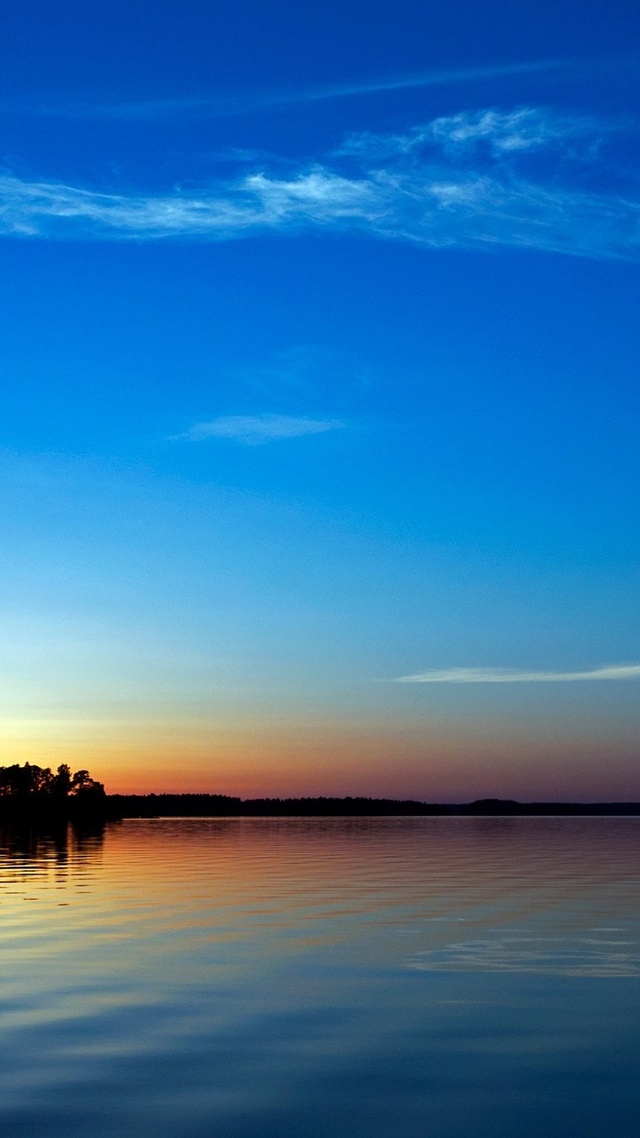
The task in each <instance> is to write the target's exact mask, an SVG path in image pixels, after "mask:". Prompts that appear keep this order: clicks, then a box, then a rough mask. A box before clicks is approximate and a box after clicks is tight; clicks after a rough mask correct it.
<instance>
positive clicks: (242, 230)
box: [0, 108, 640, 260]
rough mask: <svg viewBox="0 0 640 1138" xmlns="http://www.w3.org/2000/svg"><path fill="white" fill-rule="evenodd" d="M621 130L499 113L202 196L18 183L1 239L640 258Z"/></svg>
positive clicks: (243, 177) (4, 190) (639, 209)
mask: <svg viewBox="0 0 640 1138" xmlns="http://www.w3.org/2000/svg"><path fill="white" fill-rule="evenodd" d="M611 133H612V132H611V129H610V128H609V127H608V126H603V125H602V124H599V123H597V122H594V121H592V120H589V119H586V118H584V117H582V118H580V117H568V116H566V115H563V116H561V115H556V114H553V113H551V112H549V111H545V110H541V109H537V108H515V109H514V110H512V111H508V112H505V111H496V110H491V109H489V110H483V111H475V112H469V113H465V114H457V115H452V116H447V117H440V118H437V119H435V120H433V121H432V122H430V123H427V124H422V125H420V126H417V127H414V128H413V129H411V130H408V131H407V132H405V133H404V134H395V135H377V134H360V135H357V136H350V137H349V138H347V139H345V140H344V141H343V143H342V145H341V146H340V148H339V149H337V150H336V151H335V152H334V153H333V154H332V155H331V156H329V157H327V158H325V159H324V160H322V161H316V162H314V163H300V164H299V165H298V166H297V167H293V168H292V167H291V165H290V164H289V172H287V173H286V174H283V173H282V170H280V171H278V169H277V164H276V163H271V164H268V163H266V162H265V163H262V165H261V167H260V168H255V169H254V170H252V171H250V172H249V173H247V172H246V169H245V170H241V171H239V172H237V173H236V175H235V176H234V177H232V178H228V179H226V180H219V181H217V182H215V183H213V184H210V185H208V186H207V187H203V189H202V190H201V191H200V192H198V193H194V192H186V191H181V190H175V191H172V192H171V193H167V194H163V195H158V194H117V193H102V192H97V191H94V190H91V189H87V188H84V187H78V186H73V185H64V184H60V183H57V182H51V181H42V180H38V181H35V180H34V181H26V180H24V179H20V178H17V177H14V176H11V175H10V174H5V175H4V176H2V177H0V233H2V234H4V235H13V236H22V237H26V236H31V237H47V238H55V237H65V238H81V237H90V238H92V239H101V240H138V241H140V240H158V239H163V238H164V239H171V238H173V239H176V238H179V239H191V240H209V241H221V240H229V239H232V238H239V237H242V236H245V235H249V234H255V233H260V232H291V231H294V232H295V231H302V230H309V229H325V230H333V231H335V230H341V231H349V230H350V231H359V232H364V233H367V234H369V235H370V236H374V237H378V238H383V239H386V240H400V241H410V242H413V243H416V244H419V245H422V246H424V247H427V248H432V249H443V248H452V247H457V248H464V249H474V248H475V249H478V248H480V249H491V248H496V247H499V246H508V247H517V248H528V249H537V250H540V251H546V252H555V253H564V254H572V255H578V256H587V257H596V258H618V259H626V260H637V259H638V256H639V254H640V189H639V187H638V184H637V179H635V178H634V176H633V174H632V173H629V174H627V172H626V171H625V170H624V169H623V168H621V167H620V165H619V164H618V165H616V163H615V162H614V160H613V157H612V156H611V155H607V159H606V161H602V162H600V158H599V151H600V148H601V147H602V146H603V145H604V143H605V140H606V139H607V138H608V137H609V136H610V135H611ZM603 182H604V183H605V184H604V187H603ZM594 187H596V188H594Z"/></svg>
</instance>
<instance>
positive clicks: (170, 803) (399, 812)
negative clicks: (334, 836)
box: [107, 794, 640, 818]
mask: <svg viewBox="0 0 640 1138" xmlns="http://www.w3.org/2000/svg"><path fill="white" fill-rule="evenodd" d="M107 800H108V802H109V805H110V808H111V812H112V814H113V816H117V817H119V818H159V817H165V818H178V817H182V818H195V817H205V818H206V817H209V818H212V817H216V818H232V817H235V818H251V817H253V818H256V817H276V818H278V817H280V818H283V817H285V818H286V817H325V818H326V817H331V818H340V817H354V816H356V817H367V816H368V817H392V816H396V817H447V816H448V817H452V816H456V815H462V816H464V815H471V816H474V815H475V816H479V817H480V816H483V815H485V816H488V815H491V816H495V815H500V816H505V817H514V816H515V817H517V816H528V815H537V816H540V817H545V816H554V815H555V816H561V815H565V816H566V815H575V816H586V815H602V816H604V815H609V814H618V815H627V816H633V815H640V803H638V802H514V801H512V800H510V799H501V798H481V799H478V800H477V801H475V802H470V803H467V804H463V805H460V804H446V803H430V802H416V801H413V800H412V799H402V800H398V799H395V798H350V797H347V798H325V797H320V798H244V799H242V798H234V797H232V796H230V795H226V794H111V795H108V799H107Z"/></svg>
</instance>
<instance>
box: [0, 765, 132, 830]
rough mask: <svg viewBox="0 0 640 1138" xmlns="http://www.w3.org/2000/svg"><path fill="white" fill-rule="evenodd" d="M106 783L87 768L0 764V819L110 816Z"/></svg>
mask: <svg viewBox="0 0 640 1138" xmlns="http://www.w3.org/2000/svg"><path fill="white" fill-rule="evenodd" d="M111 810H112V808H111V805H110V801H109V798H108V796H107V794H106V793H105V789H104V786H103V785H102V783H101V782H97V781H96V780H95V779H94V778H92V777H91V775H90V774H89V771H88V770H78V771H74V772H72V770H71V768H70V767H68V766H67V764H66V763H62V764H61V765H60V766H59V767H58V769H57V770H56V771H55V772H54V771H52V770H51V768H50V767H40V766H38V765H37V764H35V763H24V764H23V765H22V766H21V765H20V764H19V763H14V764H13V765H12V766H9V767H0V822H4V821H9V822H18V821H21V820H24V821H27V822H31V821H37V822H42V823H49V822H65V821H69V822H73V821H80V820H82V819H91V818H106V817H110V816H111Z"/></svg>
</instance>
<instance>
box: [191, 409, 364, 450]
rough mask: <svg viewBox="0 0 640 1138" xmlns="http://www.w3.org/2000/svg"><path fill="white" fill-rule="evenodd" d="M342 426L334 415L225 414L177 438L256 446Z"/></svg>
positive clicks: (195, 426)
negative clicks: (323, 416) (220, 440)
mask: <svg viewBox="0 0 640 1138" xmlns="http://www.w3.org/2000/svg"><path fill="white" fill-rule="evenodd" d="M342 426H344V424H343V423H341V422H339V421H338V420H337V419H307V418H296V417H295V416H293V415H226V416H222V417H220V418H218V419H212V420H210V421H209V422H203V423H194V425H193V426H192V427H190V429H189V430H188V431H185V432H184V434H182V435H178V436H177V437H178V438H182V439H188V440H190V441H191V442H201V441H202V440H203V439H231V440H232V441H233V442H237V443H245V444H246V445H248V446H257V445H259V444H260V443H268V442H274V441H277V440H278V439H295V438H301V437H302V436H304V435H319V434H323V433H324V432H325V431H333V430H336V429H337V428H339V427H342Z"/></svg>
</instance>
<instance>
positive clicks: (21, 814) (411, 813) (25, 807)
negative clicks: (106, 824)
mask: <svg viewBox="0 0 640 1138" xmlns="http://www.w3.org/2000/svg"><path fill="white" fill-rule="evenodd" d="M616 814H617V815H622V816H627V817H629V816H633V815H640V803H639V802H516V801H514V800H512V799H505V798H480V799H477V800H476V801H475V802H469V803H435V802H422V801H416V800H414V799H410V798H407V799H396V798H365V797H350V796H348V797H345V798H333V797H328V796H327V797H325V796H321V797H316V798H244V799H243V798H236V797H234V796H232V795H228V794H107V793H106V792H105V789H104V786H103V784H102V783H101V782H97V781H96V779H94V778H92V777H91V775H90V774H89V771H88V770H84V769H83V770H78V771H75V772H72V771H71V769H70V767H68V766H67V765H66V764H62V765H61V766H59V767H58V769H57V770H56V771H55V772H53V771H52V770H51V769H50V768H49V767H40V766H37V765H36V764H34V763H24V764H23V765H22V766H21V765H20V764H18V763H14V764H13V766H8V767H0V822H16V821H17V822H20V821H21V820H24V821H25V822H28V823H31V822H37V823H49V822H55V823H63V822H77V823H82V822H85V821H86V822H90V823H92V822H93V821H100V820H103V821H108V820H110V819H120V818H159V817H165V818H195V817H205V818H234V817H236V818H251V817H254V818H255V817H334V818H340V817H354V816H356V817H453V816H457V815H472V816H474V815H475V816H482V815H487V816H495V815H500V816H505V817H517V816H524V815H528V816H531V815H539V816H554V815H555V816H561V815H565V816H572V815H573V816H586V815H602V816H604V815H616Z"/></svg>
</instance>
